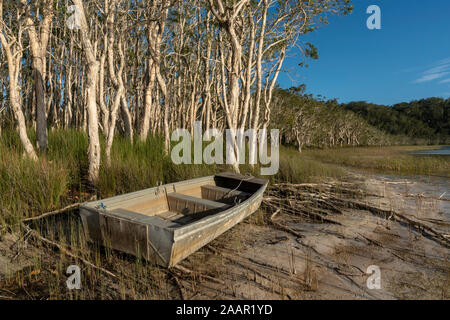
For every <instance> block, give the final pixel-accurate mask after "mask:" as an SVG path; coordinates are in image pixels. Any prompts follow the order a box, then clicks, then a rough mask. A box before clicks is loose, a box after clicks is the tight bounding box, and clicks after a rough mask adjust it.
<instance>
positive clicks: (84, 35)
mask: <svg viewBox="0 0 450 320" xmlns="http://www.w3.org/2000/svg"><path fill="white" fill-rule="evenodd" d="M73 2H74V4H75V5H76V6H77V9H78V10H79V19H80V21H79V22H80V31H81V34H80V36H81V43H82V46H83V51H84V55H85V58H86V62H87V67H88V68H87V76H86V82H87V85H86V92H87V97H86V100H87V101H86V102H87V103H86V105H87V113H88V122H87V126H88V135H89V151H88V156H89V172H88V179H89V182H90V183H92V184H93V185H96V184H97V181H98V177H99V171H100V157H101V150H100V140H99V135H98V110H97V101H96V97H97V83H98V76H99V67H100V62H99V61H98V60H97V57H96V55H97V53H96V48H95V47H94V45H93V44H92V42H91V39H90V34H91V32H90V30H89V26H88V24H87V20H86V15H85V9H84V5H83V1H82V0H73Z"/></svg>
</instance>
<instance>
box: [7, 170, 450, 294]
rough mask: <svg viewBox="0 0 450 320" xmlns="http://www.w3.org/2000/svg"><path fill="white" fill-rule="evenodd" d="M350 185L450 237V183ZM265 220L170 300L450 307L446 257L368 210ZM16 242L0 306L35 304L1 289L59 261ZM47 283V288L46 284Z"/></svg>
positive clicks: (220, 242)
mask: <svg viewBox="0 0 450 320" xmlns="http://www.w3.org/2000/svg"><path fill="white" fill-rule="evenodd" d="M346 180H347V182H351V183H356V185H358V186H359V187H360V188H362V189H363V190H364V191H365V192H366V193H367V196H365V197H364V198H362V199H358V201H360V202H364V203H366V204H369V205H372V206H375V207H378V208H382V209H385V210H393V211H395V212H398V213H400V214H402V215H405V216H407V217H409V218H410V219H412V220H414V221H418V222H420V223H422V224H424V225H427V226H429V227H431V228H433V229H434V230H437V231H439V233H441V234H443V235H446V236H448V235H449V234H450V201H449V199H450V194H449V193H450V185H449V184H450V182H449V181H448V179H443V178H437V177H436V178H423V177H410V178H401V177H395V176H387V175H373V174H371V175H365V174H363V173H360V172H358V173H356V172H351V173H349V175H348V177H347V178H346ZM349 200H355V199H349ZM268 215H269V213H265V212H263V211H262V210H260V211H259V212H257V213H255V214H254V215H253V216H251V217H250V218H249V219H247V220H246V221H245V222H243V223H241V224H239V225H238V226H236V227H235V228H233V229H232V230H230V231H229V232H227V233H225V234H224V235H222V236H221V237H219V238H217V239H216V240H215V241H213V242H212V243H210V244H209V245H208V246H206V247H204V248H202V249H201V250H199V251H198V252H196V253H194V254H193V255H191V256H190V257H188V258H187V259H186V260H185V261H183V262H182V263H181V266H182V267H183V268H185V269H183V271H180V270H173V271H172V273H171V276H170V275H168V276H167V277H166V279H173V278H174V277H175V278H176V283H174V282H173V281H172V280H171V282H170V283H166V284H164V285H165V286H167V287H170V288H169V289H167V288H166V289H165V290H166V291H167V293H164V295H165V297H166V298H173V299H180V298H182V299H449V298H450V289H449V288H450V262H449V259H450V249H449V248H448V247H446V246H445V245H442V244H441V243H438V242H436V241H435V240H434V239H432V238H430V237H427V236H426V235H424V234H423V233H421V232H419V231H418V230H416V229H414V228H412V227H411V226H408V225H407V224H401V223H399V222H396V221H393V220H392V219H385V218H384V217H380V216H378V215H374V214H373V213H371V212H370V211H366V210H355V209H348V208H347V209H345V210H343V212H342V214H333V215H330V216H329V217H328V218H329V219H330V220H331V221H334V223H318V222H314V221H312V220H309V219H307V218H305V217H301V216H295V215H291V214H287V213H284V212H280V213H279V214H278V215H277V216H276V217H275V218H274V219H275V221H276V222H277V223H279V224H282V225H284V226H286V227H288V228H290V230H292V231H293V232H285V231H282V230H279V229H277V228H274V226H273V225H272V224H270V223H267V221H268ZM269 220H270V218H269ZM295 234H297V235H299V236H296V235H295ZM25 237H26V236H25ZM17 240H18V238H17V237H15V236H13V235H6V236H3V238H2V239H1V241H0V298H2V297H7V298H34V297H36V296H38V295H39V293H33V292H32V291H31V289H26V290H25V291H23V290H19V289H17V288H15V287H14V286H9V287H6V286H3V287H2V285H1V284H2V283H6V282H5V279H7V278H11V277H13V278H14V277H17V274H18V272H24V270H28V269H29V270H28V271H27V273H30V272H33V267H32V266H33V263H34V262H33V261H32V260H33V257H36V254H37V252H38V254H39V255H42V254H47V255H49V254H51V255H53V258H52V259H53V260H52V259H50V258H49V259H47V260H46V261H48V263H52V261H56V262H57V261H58V257H59V253H57V252H53V253H50V252H49V251H47V252H43V251H42V248H41V249H39V248H36V247H35V246H33V245H31V244H28V243H27V241H17ZM25 240H27V239H25ZM19 243H20V245H21V246H22V247H21V248H20V250H19V249H18V248H16V246H17V244H19ZM39 250H40V251H39ZM120 259H123V258H120ZM127 259H129V258H127ZM117 261H119V260H117ZM120 261H122V260H120ZM127 263H128V262H127ZM132 263H133V262H131V265H132ZM123 264H124V263H122V265H121V266H120V268H123ZM369 266H377V267H379V269H380V272H381V288H380V289H369V288H368V286H367V280H368V278H369V277H370V274H368V273H367V269H368V267H369ZM118 268H119V267H118ZM189 270H190V271H189ZM153 272H154V271H153ZM161 272H165V271H161ZM43 277H44V276H43ZM42 281H43V282H45V278H44V279H43V280H42ZM100 281H102V283H103V284H102V285H104V286H106V287H108V290H109V291H110V297H111V298H113V297H117V295H116V294H115V293H114V292H115V290H119V289H117V288H118V287H119V286H118V285H117V284H115V283H114V281H113V280H111V279H108V278H107V277H106V278H105V279H103V280H100ZM167 281H169V280H167ZM44 285H46V284H45V283H44ZM16 289H17V290H16ZM36 290H38V289H36ZM19 291H20V293H19ZM24 292H25V293H24ZM133 294H135V293H133ZM122 296H123V293H122ZM131 296H132V295H131ZM138 298H139V296H138Z"/></svg>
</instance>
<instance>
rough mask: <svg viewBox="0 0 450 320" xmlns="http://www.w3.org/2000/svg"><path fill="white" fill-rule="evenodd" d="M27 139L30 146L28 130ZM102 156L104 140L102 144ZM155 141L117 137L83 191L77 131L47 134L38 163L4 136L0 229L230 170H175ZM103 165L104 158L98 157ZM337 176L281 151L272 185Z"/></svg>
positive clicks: (245, 169)
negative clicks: (70, 207) (92, 198)
mask: <svg viewBox="0 0 450 320" xmlns="http://www.w3.org/2000/svg"><path fill="white" fill-rule="evenodd" d="M29 135H30V139H31V140H32V142H33V143H35V137H34V133H33V130H30V132H29ZM101 144H102V150H103V152H104V145H105V142H104V139H102V140H101ZM163 146H164V142H163V139H162V138H160V137H149V138H148V139H147V141H145V142H142V141H139V140H136V141H134V142H133V143H130V141H129V140H128V139H127V138H124V137H117V138H116V139H115V141H114V144H113V148H112V153H111V165H110V166H109V167H108V166H106V165H105V164H104V162H102V166H101V169H100V179H99V181H98V185H97V186H96V189H95V190H92V189H91V188H88V184H87V180H86V177H87V170H88V157H87V149H88V138H87V135H86V133H84V132H81V131H77V130H52V131H50V132H49V150H48V153H47V154H45V155H44V154H40V156H39V161H38V162H36V163H35V162H32V161H30V160H28V159H27V158H26V157H25V156H24V151H23V148H22V146H21V143H20V140H19V138H18V135H17V133H16V131H14V130H4V131H3V132H2V135H1V136H0V195H1V197H0V224H2V225H4V226H5V225H14V224H17V222H18V221H19V220H20V219H22V218H25V217H31V216H35V215H39V214H42V213H44V212H48V211H52V210H56V209H59V208H61V207H63V206H65V205H68V204H71V203H74V202H78V201H84V200H86V199H88V198H89V196H90V195H91V194H92V193H96V194H97V196H98V197H99V198H105V197H110V196H114V195H117V194H124V193H128V192H132V191H136V190H141V189H145V188H150V187H153V186H156V185H158V184H165V183H170V182H175V181H181V180H185V179H190V178H196V177H201V176H205V175H212V174H214V173H217V172H221V171H226V170H231V167H229V166H226V165H206V164H200V165H175V164H173V162H172V161H171V159H170V157H168V156H165V155H164V152H163ZM102 159H103V160H104V159H105V156H104V154H103V158H102ZM241 172H242V173H250V174H252V175H254V176H258V175H259V172H260V167H259V166H250V165H242V166H241ZM341 173H342V170H340V169H338V168H336V167H333V166H330V165H325V164H322V163H319V162H317V161H312V160H310V159H307V158H305V157H303V156H300V155H299V154H298V153H297V152H296V151H295V150H292V149H288V148H283V147H282V148H281V150H280V169H279V171H278V174H277V175H275V176H274V177H270V179H271V180H272V181H289V182H295V183H297V182H308V181H312V180H316V179H317V178H321V177H329V176H331V177H335V176H339V175H340V174H341Z"/></svg>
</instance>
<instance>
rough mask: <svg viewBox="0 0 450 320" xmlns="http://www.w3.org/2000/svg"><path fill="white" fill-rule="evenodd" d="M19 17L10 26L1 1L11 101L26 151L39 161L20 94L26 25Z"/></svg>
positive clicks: (0, 37)
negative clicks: (28, 129) (27, 125)
mask: <svg viewBox="0 0 450 320" xmlns="http://www.w3.org/2000/svg"><path fill="white" fill-rule="evenodd" d="M19 17H20V11H18V12H17V13H16V18H17V23H18V25H17V26H14V27H13V26H11V25H9V26H8V25H7V24H6V23H5V21H4V19H3V1H0V42H1V47H2V50H3V52H4V54H5V55H6V60H7V62H8V76H9V103H10V106H11V108H12V110H13V113H14V117H15V118H16V121H17V130H18V132H19V137H20V141H21V142H22V145H23V147H24V149H25V153H26V155H27V156H28V158H30V159H31V160H33V161H37V160H38V157H37V154H36V151H35V150H34V147H33V144H32V143H31V141H30V139H29V138H28V134H27V127H26V123H25V116H24V114H23V110H22V97H21V95H20V89H21V86H20V81H19V78H20V72H21V66H22V61H21V60H22V56H23V46H22V41H23V37H22V36H23V32H24V27H23V25H22V24H21V23H20V18H19ZM10 21H11V20H10ZM13 29H17V33H16V34H14V33H13V32H12V30H13Z"/></svg>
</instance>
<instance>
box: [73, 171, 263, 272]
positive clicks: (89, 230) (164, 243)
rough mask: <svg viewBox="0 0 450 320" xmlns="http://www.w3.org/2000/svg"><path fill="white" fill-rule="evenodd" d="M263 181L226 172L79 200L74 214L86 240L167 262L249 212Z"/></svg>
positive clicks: (173, 261)
mask: <svg viewBox="0 0 450 320" xmlns="http://www.w3.org/2000/svg"><path fill="white" fill-rule="evenodd" d="M267 183H268V181H267V180H265V179H259V178H254V177H250V176H245V175H238V174H235V173H229V172H226V173H221V174H216V175H214V176H209V177H203V178H198V179H192V180H186V181H181V182H177V183H170V184H167V185H162V186H159V187H155V188H151V189H146V190H142V191H137V192H133V193H129V194H125V195H120V196H116V197H112V198H108V199H104V200H100V201H94V202H89V203H84V204H82V205H81V206H80V215H81V219H82V223H83V228H84V231H85V235H86V237H87V239H88V240H89V241H91V242H95V243H98V244H101V245H105V246H109V247H111V248H113V249H115V250H119V251H123V252H126V253H128V254H132V255H135V256H140V257H143V258H144V259H146V260H148V261H154V262H156V263H157V264H159V265H162V266H164V267H172V266H174V265H176V264H177V263H178V262H180V261H181V260H183V259H184V258H186V257H187V256H189V255H190V254H192V253H193V252H195V251H196V250H198V249H199V248H201V247H203V246H204V245H206V244H208V243H209V242H210V241H212V240H214V239H215V238H217V237H218V236H219V235H221V234H222V233H224V232H225V231H227V230H229V229H230V228H232V227H233V226H234V225H236V224H237V223H239V222H241V221H242V220H243V219H245V218H246V217H248V216H249V215H251V214H252V213H253V212H255V211H256V210H257V209H258V208H259V206H260V204H261V201H262V197H263V193H264V191H265V189H266V187H267Z"/></svg>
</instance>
